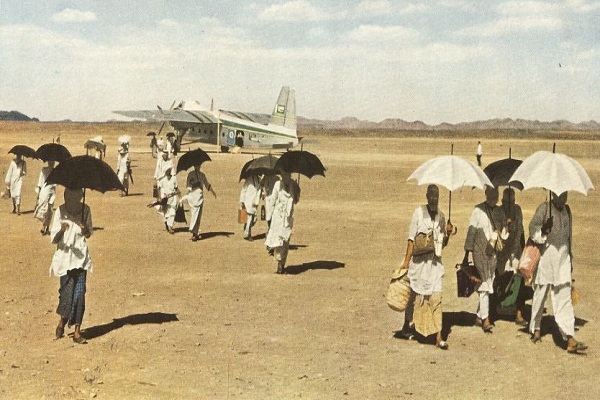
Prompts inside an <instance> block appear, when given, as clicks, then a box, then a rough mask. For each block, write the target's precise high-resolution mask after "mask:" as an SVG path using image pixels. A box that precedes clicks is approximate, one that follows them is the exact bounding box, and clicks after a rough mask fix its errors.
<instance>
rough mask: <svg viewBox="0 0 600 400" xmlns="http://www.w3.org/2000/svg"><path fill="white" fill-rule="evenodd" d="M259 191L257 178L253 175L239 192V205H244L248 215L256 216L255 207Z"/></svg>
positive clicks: (258, 198)
mask: <svg viewBox="0 0 600 400" xmlns="http://www.w3.org/2000/svg"><path fill="white" fill-rule="evenodd" d="M260 191H261V187H260V179H258V176H255V175H253V176H251V177H249V178H247V179H246V181H245V182H244V186H242V191H241V192H240V203H243V204H244V207H245V208H246V212H247V213H248V214H252V215H255V214H256V206H257V205H258V202H259V201H260Z"/></svg>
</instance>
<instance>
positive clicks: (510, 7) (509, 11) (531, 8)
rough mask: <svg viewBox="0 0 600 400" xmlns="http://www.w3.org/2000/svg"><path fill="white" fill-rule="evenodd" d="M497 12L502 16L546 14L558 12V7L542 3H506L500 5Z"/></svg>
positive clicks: (553, 4) (554, 4)
mask: <svg viewBox="0 0 600 400" xmlns="http://www.w3.org/2000/svg"><path fill="white" fill-rule="evenodd" d="M497 10H498V12H499V13H500V14H503V15H527V14H546V13H549V12H555V11H559V10H560V6H559V5H558V4H556V3H546V2H543V1H507V2H504V3H502V4H500V5H499V6H498V8H497Z"/></svg>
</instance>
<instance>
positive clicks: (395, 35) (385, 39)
mask: <svg viewBox="0 0 600 400" xmlns="http://www.w3.org/2000/svg"><path fill="white" fill-rule="evenodd" d="M418 37H419V32H418V31H417V30H415V29H412V28H405V27H403V26H380V25H361V26H359V27H358V28H356V29H353V30H351V31H349V32H347V33H345V34H344V35H343V38H344V39H345V40H347V41H350V42H357V43H373V42H376V43H397V44H401V42H406V41H407V40H412V39H416V38H418Z"/></svg>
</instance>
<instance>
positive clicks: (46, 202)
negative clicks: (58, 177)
mask: <svg viewBox="0 0 600 400" xmlns="http://www.w3.org/2000/svg"><path fill="white" fill-rule="evenodd" d="M53 169H54V161H48V166H47V167H44V168H42V170H41V171H40V176H39V178H38V183H37V186H36V188H35V191H36V192H37V194H38V198H37V204H36V206H35V210H34V212H33V216H34V217H35V218H37V219H38V220H40V221H41V222H42V229H41V230H40V233H41V234H42V235H46V234H49V233H50V231H49V226H50V221H51V220H52V211H53V207H54V202H55V201H56V185H55V184H51V183H50V184H47V183H46V179H47V178H48V175H50V172H52V170H53Z"/></svg>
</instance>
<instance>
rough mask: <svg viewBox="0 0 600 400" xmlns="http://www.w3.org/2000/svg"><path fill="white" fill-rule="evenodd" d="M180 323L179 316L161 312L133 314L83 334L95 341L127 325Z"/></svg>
mask: <svg viewBox="0 0 600 400" xmlns="http://www.w3.org/2000/svg"><path fill="white" fill-rule="evenodd" d="M175 321H179V319H178V318H177V314H166V313H161V312H151V313H146V314H133V315H128V316H126V317H123V318H116V319H113V320H112V322H109V323H107V324H104V325H96V326H92V327H89V328H86V329H83V330H82V331H81V333H82V334H83V336H84V337H85V338H86V339H95V338H97V337H100V336H103V335H106V334H107V333H109V332H112V331H114V330H115V329H119V328H122V327H124V326H125V325H139V324H163V323H165V322H175Z"/></svg>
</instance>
